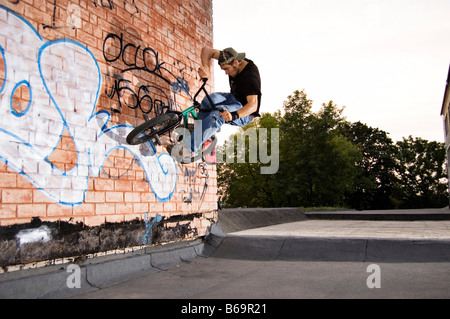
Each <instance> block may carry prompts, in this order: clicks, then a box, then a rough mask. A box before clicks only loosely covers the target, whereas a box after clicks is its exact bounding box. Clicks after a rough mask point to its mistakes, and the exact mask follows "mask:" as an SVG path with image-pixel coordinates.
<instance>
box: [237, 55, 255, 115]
mask: <svg viewBox="0 0 450 319" xmlns="http://www.w3.org/2000/svg"><path fill="white" fill-rule="evenodd" d="M245 61H246V62H248V64H247V65H246V66H245V68H244V69H243V70H242V72H241V73H239V74H238V75H237V76H236V77H235V78H232V77H231V76H230V77H229V80H230V89H231V93H232V94H233V95H234V96H235V97H236V99H237V100H238V101H239V102H240V103H241V104H242V106H245V105H246V104H247V103H248V102H247V96H249V95H257V96H258V110H257V111H256V112H255V113H253V114H252V115H253V116H260V114H259V108H260V107H261V95H262V94H261V77H260V76H259V70H258V67H257V66H256V65H255V63H253V61H252V60H248V59H245Z"/></svg>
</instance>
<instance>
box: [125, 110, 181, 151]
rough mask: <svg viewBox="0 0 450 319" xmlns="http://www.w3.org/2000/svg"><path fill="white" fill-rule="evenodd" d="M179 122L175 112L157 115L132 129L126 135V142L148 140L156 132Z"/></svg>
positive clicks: (140, 142)
mask: <svg viewBox="0 0 450 319" xmlns="http://www.w3.org/2000/svg"><path fill="white" fill-rule="evenodd" d="M178 123H179V119H178V115H177V114H175V113H166V114H162V115H160V116H157V117H155V118H153V119H151V120H149V121H147V122H144V123H142V124H141V125H139V126H137V127H136V128H135V129H134V130H132V131H131V132H130V133H129V134H128V136H127V143H128V144H130V145H138V144H142V143H145V142H148V141H149V140H151V139H152V138H153V136H155V135H156V134H158V135H160V134H164V133H166V132H167V131H170V130H171V129H173V128H174V127H175V126H177V125H178ZM146 131H148V132H146Z"/></svg>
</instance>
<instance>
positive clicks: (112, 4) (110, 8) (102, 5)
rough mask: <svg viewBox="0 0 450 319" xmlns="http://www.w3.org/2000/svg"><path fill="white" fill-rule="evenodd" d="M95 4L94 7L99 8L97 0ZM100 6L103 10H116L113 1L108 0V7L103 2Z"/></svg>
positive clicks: (101, 1) (101, 0)
mask: <svg viewBox="0 0 450 319" xmlns="http://www.w3.org/2000/svg"><path fill="white" fill-rule="evenodd" d="M93 2H94V6H96V7H97V0H94V1H93ZM133 2H134V1H133ZM100 6H101V7H103V8H109V10H112V9H114V3H113V2H112V0H108V5H105V4H103V0H100Z"/></svg>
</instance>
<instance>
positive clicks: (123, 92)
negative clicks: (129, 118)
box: [105, 75, 171, 115]
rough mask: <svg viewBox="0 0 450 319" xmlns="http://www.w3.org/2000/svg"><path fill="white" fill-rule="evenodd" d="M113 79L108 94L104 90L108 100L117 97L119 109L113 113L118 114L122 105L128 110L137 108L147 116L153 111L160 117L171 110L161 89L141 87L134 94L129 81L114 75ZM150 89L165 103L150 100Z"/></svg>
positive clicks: (158, 100) (150, 86)
mask: <svg viewBox="0 0 450 319" xmlns="http://www.w3.org/2000/svg"><path fill="white" fill-rule="evenodd" d="M114 78H115V80H114V84H113V85H112V87H111V90H110V91H109V92H108V91H107V90H105V94H106V96H107V97H109V98H110V99H113V98H114V97H117V101H118V105H119V107H118V108H117V109H114V111H115V112H118V113H120V112H121V109H122V105H125V106H127V107H129V108H130V109H137V108H138V107H139V109H140V110H141V112H142V113H143V114H149V113H150V112H152V111H153V112H154V113H155V114H156V115H161V114H163V113H165V112H166V111H167V110H169V109H171V102H170V100H169V98H167V96H166V95H165V94H164V92H163V91H162V90H161V89H158V88H157V87H155V86H153V85H141V86H140V87H139V89H138V93H136V92H135V91H134V90H133V89H132V88H130V86H129V85H130V83H131V81H129V80H126V79H124V78H122V77H120V76H117V75H115V76H114ZM150 88H153V89H156V90H157V91H159V93H160V94H162V95H164V96H165V97H166V100H167V103H166V102H164V101H163V100H160V99H152V97H151V96H150V92H149V89H150Z"/></svg>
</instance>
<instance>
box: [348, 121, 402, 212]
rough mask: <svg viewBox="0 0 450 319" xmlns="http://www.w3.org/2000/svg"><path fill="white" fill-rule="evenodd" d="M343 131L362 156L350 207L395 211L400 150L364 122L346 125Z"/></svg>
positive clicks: (351, 193)
mask: <svg viewBox="0 0 450 319" xmlns="http://www.w3.org/2000/svg"><path fill="white" fill-rule="evenodd" d="M340 130H341V132H342V134H343V135H344V136H345V137H346V138H347V139H348V140H349V141H350V142H351V143H352V144H354V145H356V146H358V148H359V149H360V151H361V154H362V158H361V160H359V161H358V162H356V167H357V169H358V174H357V176H356V177H355V181H354V189H353V190H352V191H351V192H349V193H348V195H347V198H348V203H349V206H350V207H352V208H356V209H359V210H363V209H390V208H394V203H393V202H392V193H393V191H394V187H395V184H396V181H397V177H396V176H395V172H396V161H395V158H396V152H397V148H396V146H395V144H394V143H393V141H392V139H390V138H389V137H388V135H387V133H386V132H384V131H382V130H380V129H378V128H372V127H368V126H367V125H366V124H363V123H361V122H356V123H349V122H346V123H344V124H343V125H342V127H341V129H340Z"/></svg>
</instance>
